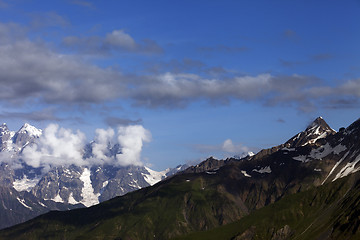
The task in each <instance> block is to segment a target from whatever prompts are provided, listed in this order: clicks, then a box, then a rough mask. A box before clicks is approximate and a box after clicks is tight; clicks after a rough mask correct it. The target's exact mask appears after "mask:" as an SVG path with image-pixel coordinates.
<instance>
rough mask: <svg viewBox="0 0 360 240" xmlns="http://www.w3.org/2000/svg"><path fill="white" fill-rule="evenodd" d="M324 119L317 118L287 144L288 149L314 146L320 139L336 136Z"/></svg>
mask: <svg viewBox="0 0 360 240" xmlns="http://www.w3.org/2000/svg"><path fill="white" fill-rule="evenodd" d="M335 133H336V131H335V130H334V129H332V128H331V127H330V126H329V125H328V124H327V123H326V122H325V120H324V119H323V118H322V117H317V118H316V119H315V120H314V121H313V122H312V123H311V124H310V125H309V126H308V127H307V128H306V129H305V131H303V132H300V133H298V134H297V135H295V136H294V137H292V138H291V139H290V140H288V141H287V142H286V143H285V146H286V147H299V146H305V145H307V144H313V143H315V142H316V141H317V140H318V139H321V138H325V137H326V136H328V135H330V134H335Z"/></svg>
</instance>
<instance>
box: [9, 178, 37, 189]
mask: <svg viewBox="0 0 360 240" xmlns="http://www.w3.org/2000/svg"><path fill="white" fill-rule="evenodd" d="M39 181H40V178H34V179H28V178H27V176H26V175H24V177H23V178H22V179H16V180H15V181H14V182H13V187H14V188H15V190H16V191H18V192H21V191H27V192H30V190H31V189H32V188H33V187H35V185H36V184H37V183H38V182H39Z"/></svg>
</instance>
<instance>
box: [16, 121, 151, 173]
mask: <svg viewBox="0 0 360 240" xmlns="http://www.w3.org/2000/svg"><path fill="white" fill-rule="evenodd" d="M114 138H115V131H114V129H112V128H108V129H96V131H95V140H94V143H93V144H92V153H93V156H92V157H89V158H84V157H83V155H84V147H85V144H86V143H87V141H86V138H85V135H84V133H82V132H80V131H76V132H73V131H72V130H70V129H65V128H61V127H59V126H58V125H56V124H50V125H49V126H48V127H47V128H45V130H44V131H43V134H42V135H41V136H40V138H38V139H37V141H36V142H35V144H32V145H30V146H27V147H25V148H24V150H23V152H22V159H23V160H24V161H25V163H26V164H28V165H30V166H33V167H43V168H44V171H47V170H49V169H50V168H51V167H53V166H68V165H72V164H74V165H77V166H92V165H102V164H112V165H116V166H127V165H138V166H140V165H143V162H142V159H141V151H142V147H143V143H144V142H150V141H151V133H150V131H149V130H147V129H145V128H144V127H143V126H141V125H131V126H120V127H119V128H118V131H117V136H116V138H115V142H116V143H118V144H119V145H120V149H121V154H117V155H116V156H109V155H107V154H108V152H109V148H108V147H109V145H110V144H113V141H114Z"/></svg>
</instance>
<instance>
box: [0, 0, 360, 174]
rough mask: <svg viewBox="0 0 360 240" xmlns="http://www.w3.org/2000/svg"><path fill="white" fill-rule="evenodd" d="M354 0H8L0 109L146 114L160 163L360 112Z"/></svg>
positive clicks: (252, 146) (3, 7)
mask: <svg viewBox="0 0 360 240" xmlns="http://www.w3.org/2000/svg"><path fill="white" fill-rule="evenodd" d="M359 23H360V1H355V0H354V1H341V2H340V1H280V0H279V1H276V0H275V1H211V0H208V1H81V0H79V1H77V0H68V1H66V0H64V1H23V0H14V1H6V0H0V83H1V86H2V88H1V90H0V116H1V119H2V121H3V122H6V123H7V124H8V126H9V128H10V129H13V130H16V129H18V128H19V127H20V126H21V125H22V124H23V123H24V122H29V123H31V124H33V125H35V126H36V127H39V128H46V126H48V125H49V124H51V123H56V124H58V125H59V126H61V127H63V128H66V129H71V130H72V131H73V132H74V133H75V132H76V130H80V131H81V132H83V133H85V134H86V136H87V139H88V140H89V141H90V140H91V139H93V138H94V136H95V135H96V134H95V130H96V129H98V128H102V129H108V128H109V127H111V128H113V129H117V126H118V125H122V126H131V125H142V126H143V128H145V129H147V130H148V131H149V132H150V133H151V141H150V140H148V141H144V146H143V148H142V152H141V157H140V159H139V161H141V162H142V163H144V164H147V165H149V166H150V165H151V166H152V167H153V168H154V169H157V170H160V169H164V168H167V167H174V166H176V165H177V164H180V163H185V162H191V161H197V160H200V159H204V158H206V157H208V156H211V155H215V156H216V157H219V158H220V157H227V156H232V155H235V154H239V153H241V152H243V151H258V150H259V149H262V148H267V147H271V146H274V145H277V144H280V143H283V142H284V141H286V140H287V139H288V138H290V137H292V136H293V135H295V134H296V133H297V132H299V131H301V130H303V129H304V128H305V127H306V126H307V124H309V123H310V122H311V121H312V120H313V119H314V118H316V117H317V116H322V117H323V118H324V119H325V120H326V121H327V122H328V123H329V124H330V126H332V127H333V128H334V129H338V128H339V127H342V126H347V125H348V124H350V123H352V122H353V121H355V120H356V119H358V118H359V106H360V102H359V97H360V47H359V44H358V43H359V42H360V28H359Z"/></svg>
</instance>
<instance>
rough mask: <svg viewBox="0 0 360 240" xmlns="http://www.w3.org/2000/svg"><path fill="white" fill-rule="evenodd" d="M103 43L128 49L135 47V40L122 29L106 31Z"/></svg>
mask: <svg viewBox="0 0 360 240" xmlns="http://www.w3.org/2000/svg"><path fill="white" fill-rule="evenodd" d="M105 43H107V44H110V45H112V46H114V47H122V48H125V49H129V50H132V49H135V48H136V43H135V40H134V39H133V38H132V37H131V36H130V35H129V34H127V33H125V31H124V30H122V29H120V30H114V31H112V32H111V33H108V34H107V35H106V37H105Z"/></svg>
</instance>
